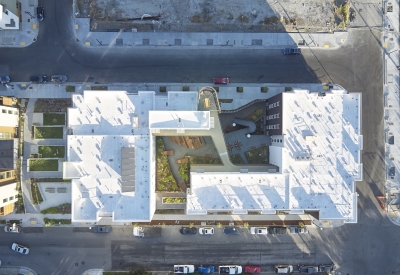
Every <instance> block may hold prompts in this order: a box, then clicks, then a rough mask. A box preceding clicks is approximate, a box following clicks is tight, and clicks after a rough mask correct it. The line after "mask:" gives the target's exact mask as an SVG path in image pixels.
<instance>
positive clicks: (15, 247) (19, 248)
mask: <svg viewBox="0 0 400 275" xmlns="http://www.w3.org/2000/svg"><path fill="white" fill-rule="evenodd" d="M11 249H12V250H14V251H16V252H18V253H21V254H28V253H29V248H28V247H26V246H23V245H21V244H17V243H13V244H12V246H11Z"/></svg>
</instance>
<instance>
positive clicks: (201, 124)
mask: <svg viewBox="0 0 400 275" xmlns="http://www.w3.org/2000/svg"><path fill="white" fill-rule="evenodd" d="M149 124H150V125H149V126H150V129H188V130H190V129H192V130H198V129H204V130H208V129H210V112H209V111H192V112H190V111H170V112H165V111H151V112H150V118H149Z"/></svg>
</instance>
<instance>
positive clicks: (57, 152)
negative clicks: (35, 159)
mask: <svg viewBox="0 0 400 275" xmlns="http://www.w3.org/2000/svg"><path fill="white" fill-rule="evenodd" d="M39 154H42V158H63V157H65V146H46V145H43V146H39Z"/></svg>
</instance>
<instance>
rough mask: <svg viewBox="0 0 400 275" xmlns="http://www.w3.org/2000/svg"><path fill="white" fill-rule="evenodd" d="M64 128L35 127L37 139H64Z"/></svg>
mask: <svg viewBox="0 0 400 275" xmlns="http://www.w3.org/2000/svg"><path fill="white" fill-rule="evenodd" d="M63 133H64V129H63V127H35V138H37V139H44V138H63Z"/></svg>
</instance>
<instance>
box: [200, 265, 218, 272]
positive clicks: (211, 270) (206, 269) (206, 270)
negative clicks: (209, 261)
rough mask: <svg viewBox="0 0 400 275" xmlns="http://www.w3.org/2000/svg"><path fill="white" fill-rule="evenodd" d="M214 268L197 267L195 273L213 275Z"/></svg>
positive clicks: (209, 266) (208, 266) (210, 266)
mask: <svg viewBox="0 0 400 275" xmlns="http://www.w3.org/2000/svg"><path fill="white" fill-rule="evenodd" d="M214 271H215V268H214V266H212V265H207V266H202V265H201V266H199V267H198V268H197V272H198V273H203V274H210V273H214Z"/></svg>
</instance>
